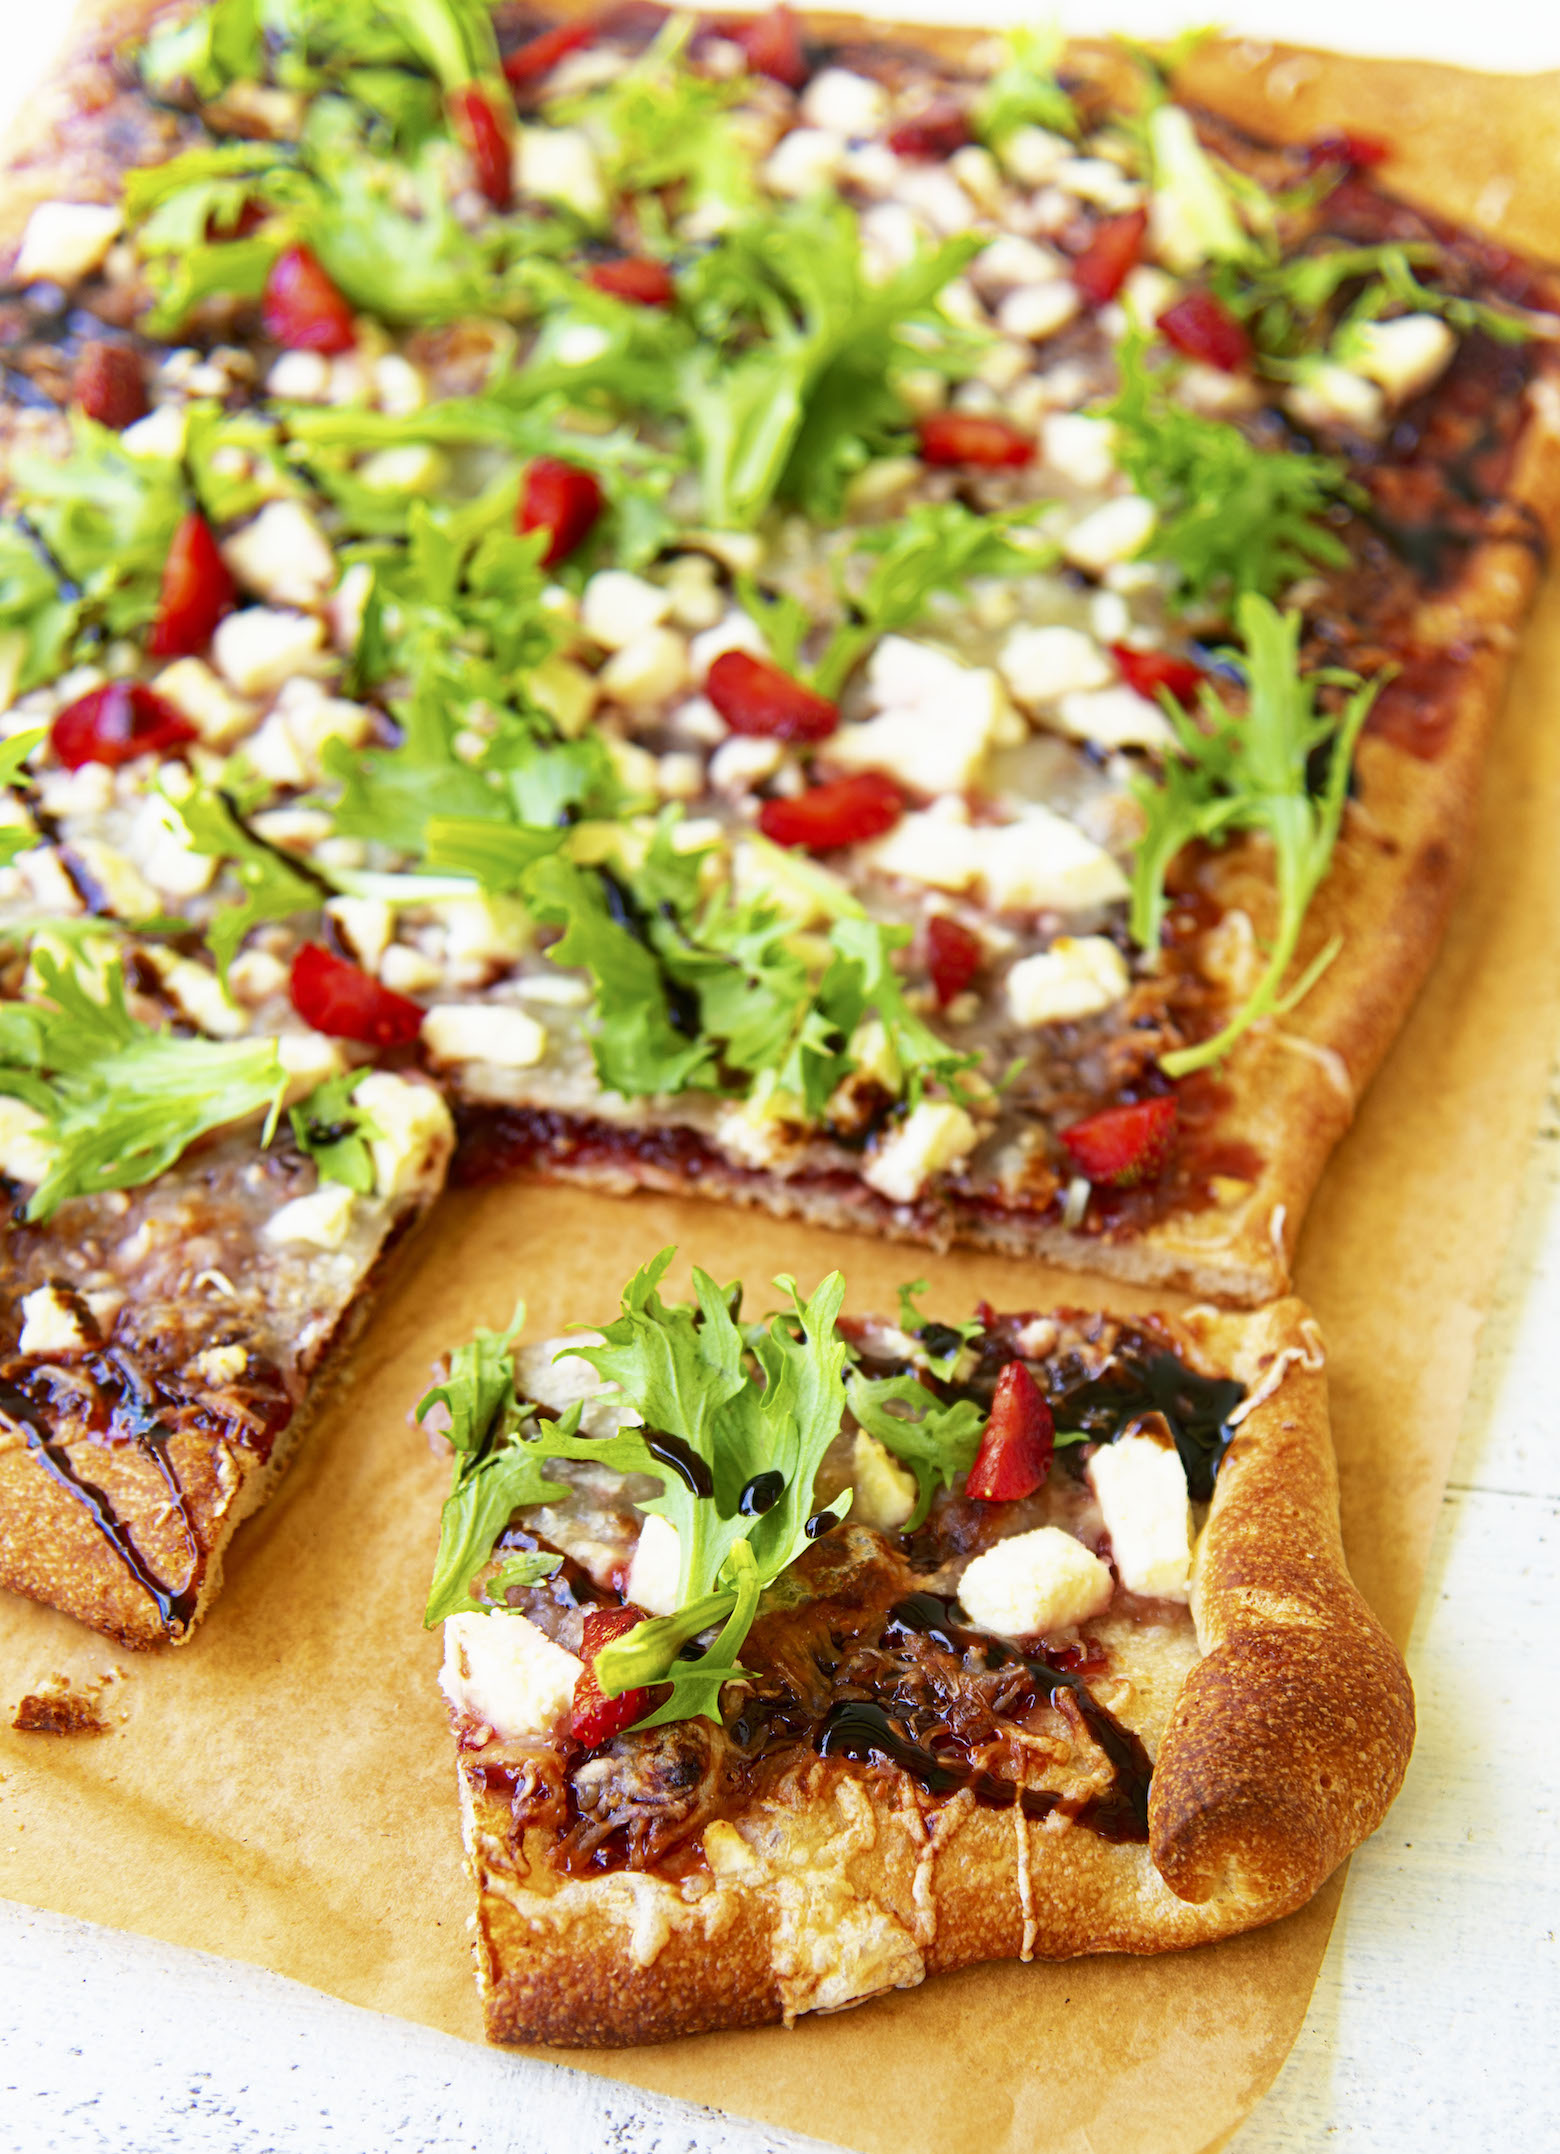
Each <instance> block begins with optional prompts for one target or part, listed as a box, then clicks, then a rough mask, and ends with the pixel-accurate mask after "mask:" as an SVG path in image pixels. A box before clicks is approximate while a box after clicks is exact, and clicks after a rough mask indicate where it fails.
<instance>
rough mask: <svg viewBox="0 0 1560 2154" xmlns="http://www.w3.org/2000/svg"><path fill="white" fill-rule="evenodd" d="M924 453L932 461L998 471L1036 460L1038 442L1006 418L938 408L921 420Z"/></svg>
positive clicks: (930, 462) (922, 450)
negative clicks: (1035, 443) (1036, 444)
mask: <svg viewBox="0 0 1560 2154" xmlns="http://www.w3.org/2000/svg"><path fill="white" fill-rule="evenodd" d="M919 432H920V436H921V455H922V457H923V458H924V460H925V461H926V462H927V463H929V464H981V465H984V466H985V467H986V468H987V469H988V470H992V471H997V470H1001V469H1002V468H1004V467H1005V466H1013V467H1016V466H1018V465H1020V464H1027V463H1029V462H1031V461H1032V460H1033V457H1034V453H1035V445H1034V442H1033V441H1032V440H1031V439H1030V437H1029V436H1028V435H1027V434H1025V433H1021V432H1020V431H1019V429H1018V428H1017V427H1016V426H1010V425H1009V424H1008V422H1007V420H1006V419H991V418H987V417H986V416H985V414H984V413H981V412H974V411H937V412H933V413H932V415H931V417H930V418H928V419H922V420H921V421H920V422H919Z"/></svg>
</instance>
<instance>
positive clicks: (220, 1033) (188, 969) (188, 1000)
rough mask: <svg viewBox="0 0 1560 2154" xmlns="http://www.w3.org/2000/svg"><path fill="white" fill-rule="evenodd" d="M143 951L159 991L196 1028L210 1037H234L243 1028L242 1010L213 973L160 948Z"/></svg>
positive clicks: (194, 960) (187, 959) (240, 1032)
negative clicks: (154, 975) (158, 984)
mask: <svg viewBox="0 0 1560 2154" xmlns="http://www.w3.org/2000/svg"><path fill="white" fill-rule="evenodd" d="M145 954H146V957H147V960H148V961H149V962H150V964H151V966H152V969H153V971H154V972H155V973H156V974H157V977H158V979H159V981H160V982H161V983H162V990H163V993H164V994H165V995H166V996H167V997H168V1000H169V1001H170V1002H171V1003H173V1005H174V1007H175V1008H176V1009H177V1010H179V1011H180V1013H181V1014H182V1015H183V1016H185V1017H187V1018H188V1019H189V1021H190V1023H191V1024H192V1025H194V1026H195V1027H196V1029H197V1030H198V1031H200V1032H204V1033H205V1034H206V1035H207V1037H208V1038H210V1039H214V1040H236V1039H238V1038H239V1037H240V1035H241V1034H242V1033H243V1032H244V1031H245V1030H246V1029H247V1027H246V1022H245V1018H244V1014H243V1012H242V1010H240V1009H239V1007H238V1005H237V1004H236V1003H235V1002H234V1001H233V999H232V997H231V996H230V995H229V994H228V992H227V990H226V988H224V986H223V985H222V982H221V981H220V980H219V979H218V978H217V975H216V974H215V973H214V972H212V971H211V970H210V969H209V968H208V967H207V966H205V965H203V964H201V963H200V962H199V960H198V959H196V958H193V957H176V956H175V955H174V954H173V952H172V951H170V950H164V949H153V950H148V951H147V952H146V953H145Z"/></svg>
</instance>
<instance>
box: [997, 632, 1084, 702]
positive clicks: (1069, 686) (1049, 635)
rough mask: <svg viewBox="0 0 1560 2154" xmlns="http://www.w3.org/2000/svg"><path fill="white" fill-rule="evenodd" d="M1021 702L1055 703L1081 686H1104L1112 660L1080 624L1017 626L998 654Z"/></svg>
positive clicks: (1004, 672) (1003, 675)
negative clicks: (1044, 626)
mask: <svg viewBox="0 0 1560 2154" xmlns="http://www.w3.org/2000/svg"><path fill="white" fill-rule="evenodd" d="M997 664H998V666H999V668H1000V669H1001V673H1002V678H1003V679H1004V680H1005V681H1006V682H1007V684H1008V687H1009V689H1010V690H1011V691H1012V693H1013V695H1014V696H1016V697H1017V699H1018V701H1019V702H1020V703H1054V702H1055V701H1056V700H1057V698H1058V697H1059V696H1065V695H1070V694H1072V693H1074V692H1075V691H1077V690H1079V689H1089V688H1103V687H1104V685H1105V683H1106V682H1107V681H1108V680H1109V679H1110V678H1111V672H1112V668H1111V663H1110V660H1109V659H1108V658H1107V657H1106V656H1105V653H1104V652H1103V651H1102V650H1101V649H1100V647H1099V645H1098V644H1097V643H1096V642H1095V640H1094V638H1093V637H1092V636H1086V635H1085V634H1084V632H1083V630H1082V629H1081V628H1061V627H1052V628H1015V629H1014V631H1013V633H1012V635H1010V636H1009V637H1008V639H1007V641H1006V643H1004V644H1003V646H1002V649H1001V651H1000V652H999V653H998V656H997Z"/></svg>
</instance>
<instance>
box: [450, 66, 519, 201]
mask: <svg viewBox="0 0 1560 2154" xmlns="http://www.w3.org/2000/svg"><path fill="white" fill-rule="evenodd" d="M504 103H505V104H506V105H507V104H508V103H509V100H508V98H507V97H506V98H505V99H504ZM450 119H451V120H452V121H453V123H454V127H455V132H456V134H457V135H458V136H459V137H460V139H461V141H462V142H463V143H464V144H465V146H466V150H467V153H468V155H469V156H470V158H471V170H472V177H473V178H474V179H475V180H476V183H477V188H478V191H479V192H480V193H482V194H484V195H485V196H486V197H487V199H488V201H490V202H491V203H492V205H493V207H494V208H495V209H508V207H509V205H510V203H511V202H512V201H513V200H514V193H515V180H514V166H513V162H512V159H511V156H510V144H509V127H508V124H507V120H506V118H505V116H504V115H502V114H500V113H498V112H495V110H494V109H493V100H492V99H491V98H490V97H489V96H488V94H487V92H486V91H485V90H479V89H478V88H477V86H476V84H475V83H469V84H468V85H467V87H466V88H465V89H464V90H456V91H455V92H454V93H453V94H452V95H451V97H450Z"/></svg>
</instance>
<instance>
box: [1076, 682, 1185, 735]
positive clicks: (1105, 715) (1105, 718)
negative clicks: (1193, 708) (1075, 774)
mask: <svg viewBox="0 0 1560 2154" xmlns="http://www.w3.org/2000/svg"><path fill="white" fill-rule="evenodd" d="M1050 723H1051V724H1052V725H1053V726H1054V727H1055V728H1056V730H1057V732H1058V733H1066V734H1068V735H1069V736H1070V737H1071V738H1072V739H1073V740H1087V741H1092V742H1093V743H1094V745H1095V746H1096V747H1097V748H1169V747H1173V746H1174V744H1175V734H1174V733H1173V732H1172V730H1171V726H1170V721H1169V719H1168V718H1167V717H1166V716H1165V714H1164V712H1163V711H1162V710H1161V709H1160V708H1159V705H1158V704H1157V703H1150V702H1149V700H1148V698H1147V697H1146V696H1140V695H1139V694H1138V693H1137V691H1136V690H1135V689H1132V688H1127V687H1125V686H1122V685H1120V684H1118V685H1117V686H1116V687H1114V688H1091V689H1087V690H1084V689H1076V690H1074V691H1073V692H1072V693H1071V694H1069V695H1064V696H1063V697H1062V698H1061V700H1060V702H1059V703H1058V704H1057V707H1056V709H1055V711H1054V712H1053V713H1052V714H1051V718H1050Z"/></svg>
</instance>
